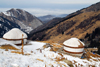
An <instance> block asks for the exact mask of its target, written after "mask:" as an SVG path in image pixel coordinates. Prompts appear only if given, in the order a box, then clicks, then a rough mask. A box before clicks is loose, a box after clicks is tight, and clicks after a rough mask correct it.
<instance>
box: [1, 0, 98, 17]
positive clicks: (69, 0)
mask: <svg viewBox="0 0 100 67" xmlns="http://www.w3.org/2000/svg"><path fill="white" fill-rule="evenodd" d="M97 2H99V0H0V12H5V11H7V10H10V9H11V8H17V9H23V10H26V11H28V12H29V13H31V14H33V15H35V16H37V17H38V16H44V15H60V14H70V13H72V12H75V11H77V10H80V9H82V8H86V7H88V6H90V5H92V4H95V3H97Z"/></svg>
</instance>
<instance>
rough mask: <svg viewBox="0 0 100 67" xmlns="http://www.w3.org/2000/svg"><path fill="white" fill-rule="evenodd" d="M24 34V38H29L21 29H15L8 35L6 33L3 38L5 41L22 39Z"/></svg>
mask: <svg viewBox="0 0 100 67" xmlns="http://www.w3.org/2000/svg"><path fill="white" fill-rule="evenodd" d="M22 34H23V38H27V35H26V34H25V33H24V32H22V31H21V30H20V29H18V28H13V29H11V30H10V31H8V32H7V33H5V34H4V35H3V38H4V39H22Z"/></svg>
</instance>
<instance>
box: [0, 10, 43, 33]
mask: <svg viewBox="0 0 100 67" xmlns="http://www.w3.org/2000/svg"><path fill="white" fill-rule="evenodd" d="M0 16H1V17H3V18H6V19H7V20H9V21H10V22H14V23H16V24H18V25H19V26H20V28H21V29H22V30H24V31H25V32H27V33H29V32H30V31H31V30H33V29H35V28H36V27H38V26H40V25H42V24H43V23H42V22H41V21H40V20H39V19H38V18H37V17H35V16H33V15H32V14H30V13H29V12H27V11H25V10H22V9H10V10H8V11H6V12H1V13H0Z"/></svg>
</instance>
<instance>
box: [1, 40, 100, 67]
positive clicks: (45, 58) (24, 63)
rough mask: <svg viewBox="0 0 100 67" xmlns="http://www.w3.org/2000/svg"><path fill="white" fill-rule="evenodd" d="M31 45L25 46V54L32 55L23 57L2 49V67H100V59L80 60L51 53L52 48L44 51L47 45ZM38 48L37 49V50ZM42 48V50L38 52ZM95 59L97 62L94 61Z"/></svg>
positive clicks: (35, 43) (32, 42) (36, 43)
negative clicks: (44, 46) (71, 66)
mask: <svg viewBox="0 0 100 67" xmlns="http://www.w3.org/2000/svg"><path fill="white" fill-rule="evenodd" d="M29 43H30V44H31V45H27V46H24V53H25V54H27V53H28V54H30V55H22V54H16V53H11V51H12V50H9V51H5V50H4V49H0V67H70V64H69V63H67V62H66V61H63V60H61V59H62V58H64V59H65V60H67V61H69V62H71V63H72V65H73V66H74V67H89V66H96V67H100V59H99V58H92V59H90V60H89V61H88V60H87V59H80V58H78V57H73V56H70V55H67V54H62V55H60V54H59V52H53V51H50V47H48V48H45V49H43V48H42V46H43V45H45V43H41V42H36V41H30V42H29ZM35 47H36V48H35ZM38 48H40V50H36V49H38ZM94 59H95V60H94Z"/></svg>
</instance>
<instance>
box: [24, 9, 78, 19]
mask: <svg viewBox="0 0 100 67" xmlns="http://www.w3.org/2000/svg"><path fill="white" fill-rule="evenodd" d="M23 9H24V10H26V11H29V12H30V13H32V14H33V15H35V16H37V17H38V16H44V15H60V14H70V13H72V12H75V11H77V10H78V9H70V10H66V9H63V10H62V9H54V10H50V9H34V8H30V9H29V8H23Z"/></svg>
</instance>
